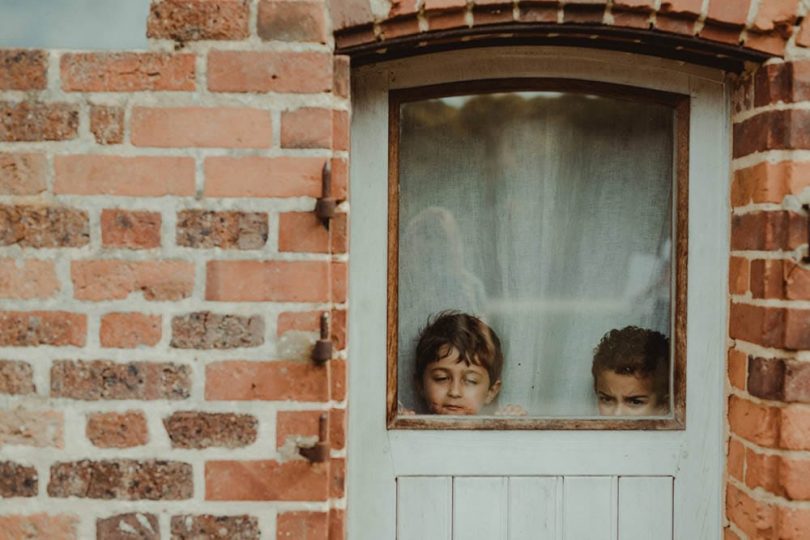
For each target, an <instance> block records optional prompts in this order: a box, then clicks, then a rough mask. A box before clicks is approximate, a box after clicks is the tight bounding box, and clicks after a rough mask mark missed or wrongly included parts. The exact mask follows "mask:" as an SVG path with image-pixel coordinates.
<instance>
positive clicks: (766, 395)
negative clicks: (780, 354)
mask: <svg viewBox="0 0 810 540" xmlns="http://www.w3.org/2000/svg"><path fill="white" fill-rule="evenodd" d="M784 385H785V362H784V361H783V360H782V359H781V358H759V357H752V358H751V359H750V361H749V363H748V392H749V393H750V394H751V395H752V396H756V397H759V398H762V399H770V400H781V399H783V397H784V396H783V394H784Z"/></svg>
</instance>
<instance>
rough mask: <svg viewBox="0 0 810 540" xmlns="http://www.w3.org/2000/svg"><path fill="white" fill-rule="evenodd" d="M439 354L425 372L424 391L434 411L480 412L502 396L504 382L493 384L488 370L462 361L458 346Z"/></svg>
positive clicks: (440, 412) (445, 349) (423, 376)
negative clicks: (460, 360) (499, 393)
mask: <svg viewBox="0 0 810 540" xmlns="http://www.w3.org/2000/svg"><path fill="white" fill-rule="evenodd" d="M439 356H440V358H439V359H438V360H436V361H435V362H431V363H430V364H428V365H427V368H426V369H425V372H424V373H423V374H422V393H423V395H424V398H425V402H427V406H428V409H429V410H430V412H431V413H432V414H456V415H472V414H478V411H479V410H481V407H483V406H484V405H487V404H489V403H490V402H491V401H492V400H493V399H495V396H497V395H498V390H500V388H501V381H495V383H494V384H490V381H489V373H488V372H487V370H486V369H484V368H483V367H481V366H476V365H474V364H470V365H469V366H468V365H467V364H466V363H465V362H463V361H462V362H459V358H458V357H459V354H458V351H457V350H456V348H455V347H449V348H443V349H441V350H440V351H439Z"/></svg>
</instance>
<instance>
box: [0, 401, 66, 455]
mask: <svg viewBox="0 0 810 540" xmlns="http://www.w3.org/2000/svg"><path fill="white" fill-rule="evenodd" d="M64 428H65V419H64V417H63V415H62V413H61V412H60V411H50V410H42V409H22V408H17V409H11V410H0V446H4V445H19V446H33V447H37V448H47V447H52V448H62V446H63V443H64Z"/></svg>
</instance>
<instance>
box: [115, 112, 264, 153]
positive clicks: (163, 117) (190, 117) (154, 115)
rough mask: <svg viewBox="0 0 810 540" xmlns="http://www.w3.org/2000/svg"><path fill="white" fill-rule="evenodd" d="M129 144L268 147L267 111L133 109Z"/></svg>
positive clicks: (178, 146) (171, 146)
mask: <svg viewBox="0 0 810 540" xmlns="http://www.w3.org/2000/svg"><path fill="white" fill-rule="evenodd" d="M131 123H132V127H131V130H132V135H131V138H132V144H134V145H135V146H156V147H163V148H186V147H221V148H267V147H269V146H270V145H271V144H272V143H273V130H272V126H271V123H270V112H269V111H267V110H263V109H249V108H224V107H219V108H213V107H208V108H203V107H186V108H165V107H163V108H146V107H135V108H134V109H133V110H132V120H131Z"/></svg>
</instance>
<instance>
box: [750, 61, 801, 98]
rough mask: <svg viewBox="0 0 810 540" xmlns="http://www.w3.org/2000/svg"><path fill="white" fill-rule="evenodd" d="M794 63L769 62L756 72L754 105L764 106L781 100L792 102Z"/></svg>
mask: <svg viewBox="0 0 810 540" xmlns="http://www.w3.org/2000/svg"><path fill="white" fill-rule="evenodd" d="M793 82H794V80H793V64H790V63H781V64H768V65H765V66H762V67H760V68H759V69H758V70H757V71H756V73H755V74H754V105H756V106H757V107H763V106H765V105H769V104H771V103H778V102H780V101H782V102H786V103H790V102H792V101H794V100H793V99H792V95H791V94H792V93H793V92H792V90H793Z"/></svg>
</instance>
